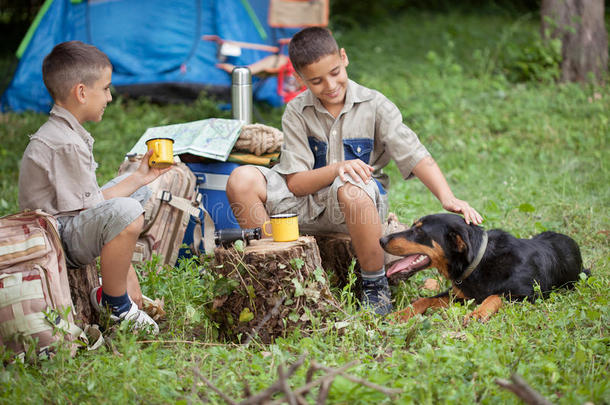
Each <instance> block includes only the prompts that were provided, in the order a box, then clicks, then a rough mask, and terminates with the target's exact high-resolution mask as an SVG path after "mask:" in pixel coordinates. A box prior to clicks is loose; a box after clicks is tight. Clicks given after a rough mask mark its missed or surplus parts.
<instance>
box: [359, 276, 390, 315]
mask: <svg viewBox="0 0 610 405" xmlns="http://www.w3.org/2000/svg"><path fill="white" fill-rule="evenodd" d="M362 305H363V306H364V307H368V308H371V309H372V310H373V311H375V313H376V314H377V315H381V316H385V315H387V314H389V313H390V312H392V309H393V307H392V294H391V293H390V287H389V286H388V279H387V278H386V277H385V276H382V277H379V278H378V279H376V280H366V279H362Z"/></svg>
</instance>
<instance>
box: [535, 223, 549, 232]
mask: <svg viewBox="0 0 610 405" xmlns="http://www.w3.org/2000/svg"><path fill="white" fill-rule="evenodd" d="M534 229H535V230H536V232H538V233H540V232H545V231H548V229H547V228H546V226H544V225H542V223H541V222H540V221H536V223H535V224H534Z"/></svg>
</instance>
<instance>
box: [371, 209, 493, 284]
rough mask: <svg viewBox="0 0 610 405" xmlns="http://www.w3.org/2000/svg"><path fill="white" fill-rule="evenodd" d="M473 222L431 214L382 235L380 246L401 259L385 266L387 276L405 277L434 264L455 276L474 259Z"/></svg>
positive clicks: (447, 273)
mask: <svg viewBox="0 0 610 405" xmlns="http://www.w3.org/2000/svg"><path fill="white" fill-rule="evenodd" d="M477 232H482V231H481V229H480V228H479V227H477V226H476V225H467V224H466V222H465V221H464V218H462V217H461V216H459V215H455V214H434V215H428V216H425V217H423V218H420V219H418V220H417V221H415V223H414V224H413V225H412V226H411V227H410V228H409V229H407V230H405V231H402V232H396V233H393V234H390V235H387V236H384V237H382V238H381V239H380V240H379V243H381V246H382V247H383V249H384V250H385V251H386V252H388V253H390V254H392V255H395V256H401V257H402V259H401V260H399V261H398V262H396V263H394V264H393V265H392V267H390V268H389V269H388V270H387V273H386V274H387V276H388V278H400V279H403V278H408V277H410V276H411V275H413V274H415V273H417V272H418V271H421V270H423V269H426V268H429V267H435V268H436V269H438V271H439V272H440V273H441V274H442V275H443V276H444V277H445V278H447V279H449V280H455V279H457V278H458V277H459V276H460V275H461V274H462V272H463V271H464V269H466V268H467V267H468V264H469V263H470V262H471V261H472V260H473V259H474V257H475V255H476V252H473V249H472V244H471V240H472V239H473V238H474V235H475V234H476V233H477Z"/></svg>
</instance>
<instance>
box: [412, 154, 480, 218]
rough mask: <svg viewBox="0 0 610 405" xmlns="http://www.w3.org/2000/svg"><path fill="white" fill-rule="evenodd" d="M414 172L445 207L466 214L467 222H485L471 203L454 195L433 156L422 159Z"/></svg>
mask: <svg viewBox="0 0 610 405" xmlns="http://www.w3.org/2000/svg"><path fill="white" fill-rule="evenodd" d="M413 174H414V175H415V176H417V178H418V179H420V180H421V182H422V183H424V185H425V186H426V187H428V189H429V190H430V191H431V192H432V194H434V195H435V196H436V198H438V200H439V201H440V202H441V204H442V205H443V208H444V209H446V210H447V211H450V212H455V213H458V214H462V215H464V220H465V221H466V223H467V224H470V223H473V224H475V225H478V224H480V223H481V222H483V218H482V217H481V215H480V214H479V213H478V212H477V211H476V210H475V209H474V208H472V207H471V206H470V204H468V203H467V202H466V201H462V200H459V199H457V198H456V197H455V196H454V195H453V192H452V191H451V188H450V187H449V184H447V180H445V176H444V175H443V173H442V172H441V169H440V168H439V167H438V165H437V164H436V162H435V161H434V159H432V157H430V156H427V157H425V158H423V159H422V160H420V161H419V163H417V164H416V165H415V167H414V168H413Z"/></svg>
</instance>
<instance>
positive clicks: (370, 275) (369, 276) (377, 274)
mask: <svg viewBox="0 0 610 405" xmlns="http://www.w3.org/2000/svg"><path fill="white" fill-rule="evenodd" d="M360 275H361V276H362V279H363V280H377V279H379V278H381V277H385V266H383V267H382V268H380V269H379V270H377V271H374V272H370V271H362V270H360Z"/></svg>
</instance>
